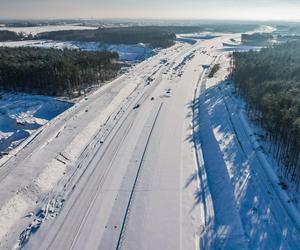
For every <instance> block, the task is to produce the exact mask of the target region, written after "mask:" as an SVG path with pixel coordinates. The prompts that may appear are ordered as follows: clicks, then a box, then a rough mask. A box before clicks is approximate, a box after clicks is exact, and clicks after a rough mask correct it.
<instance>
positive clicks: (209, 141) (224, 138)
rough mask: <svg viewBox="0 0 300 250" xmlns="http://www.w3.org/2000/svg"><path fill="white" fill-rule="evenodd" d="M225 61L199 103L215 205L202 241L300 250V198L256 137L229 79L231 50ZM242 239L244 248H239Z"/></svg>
mask: <svg viewBox="0 0 300 250" xmlns="http://www.w3.org/2000/svg"><path fill="white" fill-rule="evenodd" d="M219 63H220V65H222V68H221V70H220V71H219V72H217V74H216V75H215V77H214V78H212V79H207V80H206V81H203V82H202V85H201V86H200V88H199V99H198V100H197V102H196V104H197V112H196V117H195V119H196V122H195V126H196V132H197V134H196V138H197V140H196V144H197V145H199V147H200V154H201V155H202V161H201V164H200V169H201V170H202V172H201V174H200V176H202V178H203V179H204V180H205V184H206V185H204V187H203V190H204V193H205V194H204V198H203V201H204V203H203V204H204V207H206V208H207V209H208V211H209V208H210V207H209V206H207V205H206V204H207V203H208V204H210V203H211V202H212V203H213V212H209V213H208V218H209V219H210V222H209V223H208V226H207V228H208V230H204V233H203V237H202V241H201V244H202V246H203V247H204V249H211V248H217V249H218V248H221V249H298V247H299V244H300V227H299V221H300V220H299V219H300V218H299V210H297V209H296V206H295V205H296V204H295V203H294V202H295V200H294V199H293V198H294V197H289V195H290V194H287V193H286V192H285V190H283V189H282V187H281V186H280V185H279V182H280V180H279V178H278V177H277V176H276V174H275V173H276V165H274V162H273V161H270V159H268V156H267V155H266V154H265V153H264V152H263V151H262V150H261V148H260V147H259V144H258V142H257V140H255V139H254V137H255V133H254V132H253V130H252V128H251V127H252V125H251V122H249V121H248V120H247V118H246V116H245V115H244V112H243V109H244V104H243V102H241V100H238V99H237V98H236V97H235V96H234V94H233V91H232V89H231V87H230V85H228V82H227V81H226V80H225V77H226V76H227V75H228V68H229V65H230V59H229V58H228V57H227V56H226V53H225V54H223V56H221V57H220V60H219ZM198 105H199V106H198ZM206 202H207V203H206ZM211 218H212V219H211ZM212 235H213V237H212ZM237 243H238V244H241V245H240V247H239V248H235V247H233V245H235V246H237V245H236V244H237Z"/></svg>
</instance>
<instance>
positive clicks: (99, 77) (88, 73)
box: [0, 47, 119, 96]
mask: <svg viewBox="0 0 300 250" xmlns="http://www.w3.org/2000/svg"><path fill="white" fill-rule="evenodd" d="M0 58H1V60H0V88H3V89H6V90H14V91H21V92H28V93H34V94H43V95H52V96H63V95H68V96H72V95H73V94H74V93H75V92H78V91H81V90H84V89H86V88H88V87H89V86H92V85H96V84H101V83H103V82H104V81H107V80H110V79H112V78H114V77H115V76H116V75H117V74H118V72H119V65H118V64H117V63H116V62H115V61H116V60H117V59H118V54H117V53H115V52H109V51H100V52H87V51H77V50H57V49H44V48H31V47H22V48H7V47H2V48H0Z"/></svg>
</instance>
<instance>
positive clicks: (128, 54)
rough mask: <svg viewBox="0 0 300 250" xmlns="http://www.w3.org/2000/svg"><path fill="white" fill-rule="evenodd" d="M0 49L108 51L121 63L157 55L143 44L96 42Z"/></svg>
mask: <svg viewBox="0 0 300 250" xmlns="http://www.w3.org/2000/svg"><path fill="white" fill-rule="evenodd" d="M0 47H39V48H55V49H80V50H85V51H101V50H104V49H106V50H109V51H114V52H117V53H118V54H119V56H120V60H121V61H142V60H144V59H146V58H149V57H150V56H153V55H154V54H155V53H157V51H158V49H155V48H151V47H150V46H148V45H145V44H134V45H127V44H101V43H98V42H78V41H74V42H59V41H51V40H28V41H16V42H0Z"/></svg>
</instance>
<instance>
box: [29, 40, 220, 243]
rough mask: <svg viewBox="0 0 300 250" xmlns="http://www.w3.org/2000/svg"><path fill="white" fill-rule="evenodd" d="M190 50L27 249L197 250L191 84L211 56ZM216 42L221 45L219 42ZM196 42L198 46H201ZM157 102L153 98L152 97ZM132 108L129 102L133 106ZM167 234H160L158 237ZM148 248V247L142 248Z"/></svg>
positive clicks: (165, 70)
mask: <svg viewBox="0 0 300 250" xmlns="http://www.w3.org/2000/svg"><path fill="white" fill-rule="evenodd" d="M203 43H209V44H210V43H213V42H211V41H209V42H201V43H199V44H198V45H196V46H189V48H188V49H187V50H184V52H182V51H181V52H180V54H179V56H176V57H175V58H174V60H173V61H171V62H169V63H168V64H167V66H164V67H162V68H161V69H160V70H159V71H158V72H157V75H155V76H154V77H153V78H155V79H154V81H153V82H152V83H151V84H150V85H149V87H148V89H147V90H146V91H144V93H143V94H142V95H141V97H139V98H140V100H139V101H138V103H139V105H140V107H139V108H137V109H133V107H130V108H129V109H128V111H127V112H126V113H125V114H124V117H123V118H121V121H120V122H119V123H118V125H117V126H116V127H115V129H114V130H113V131H112V132H111V133H110V137H109V138H107V140H105V142H104V143H103V144H102V145H101V147H100V148H99V150H97V152H96V153H95V155H94V156H93V158H92V159H91V161H90V162H89V163H88V167H87V168H86V169H87V170H86V172H85V173H84V175H82V177H81V178H80V179H79V180H78V182H76V186H75V187H74V190H73V192H72V194H71V195H70V198H69V199H68V200H67V202H66V204H65V206H64V208H63V210H62V212H61V213H60V214H59V216H58V217H57V218H56V220H54V221H51V222H46V223H44V224H43V226H42V228H41V229H40V230H39V231H38V232H37V233H36V234H35V235H33V236H32V238H31V239H30V241H29V243H28V244H27V245H26V246H27V247H28V248H33V249H34V248H36V247H37V246H42V249H46V248H50V249H70V248H71V249H83V248H85V249H97V248H100V249H115V248H120V249H123V248H124V249H143V248H149V249H157V248H160V249H180V248H181V249H186V248H188V249H194V248H195V247H196V246H197V245H198V241H199V239H198V232H197V231H198V228H199V222H198V221H197V218H201V211H200V209H199V208H198V207H196V206H195V205H196V204H195V198H194V193H195V192H196V191H197V183H196V182H195V183H192V185H191V186H187V185H186V184H187V182H188V180H189V178H190V177H191V176H192V175H193V174H194V172H195V170H196V169H195V165H194V156H193V151H192V144H191V143H190V142H189V141H188V140H187V138H188V136H189V134H190V133H191V130H190V129H191V128H190V122H191V117H190V116H189V113H190V112H191V110H190V106H189V103H190V102H191V101H192V98H193V93H194V88H195V84H196V83H197V81H198V80H199V76H200V75H201V73H202V71H203V67H202V65H203V64H209V63H210V62H211V61H212V57H211V56H208V55H206V54H203V53H202V52H203V49H202V46H203ZM214 43H217V44H220V46H221V42H220V39H218V40H216V41H215V42H214ZM200 45H201V46H200ZM152 97H153V98H154V100H151V99H153V98H152ZM134 105H135V103H133V106H134ZM162 232H164V233H162ZM146 246H147V247H146Z"/></svg>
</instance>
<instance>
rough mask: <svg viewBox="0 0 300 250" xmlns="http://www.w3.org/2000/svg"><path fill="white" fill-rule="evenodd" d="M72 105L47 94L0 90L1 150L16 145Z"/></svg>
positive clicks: (4, 150)
mask: <svg viewBox="0 0 300 250" xmlns="http://www.w3.org/2000/svg"><path fill="white" fill-rule="evenodd" d="M72 105H73V104H71V103H68V102H63V101H59V100H56V99H55V98H51V97H46V96H37V95H28V94H21V93H16V92H5V91H2V92H0V152H6V151H9V150H11V149H13V148H15V147H16V146H18V145H19V144H20V143H21V142H22V141H23V140H25V139H26V138H27V137H28V136H30V135H31V134H32V133H33V132H34V131H36V130H37V129H38V128H39V127H41V126H43V125H45V123H47V122H48V121H49V120H51V119H53V118H54V117H55V116H57V115H59V114H60V113H62V112H63V111H65V110H66V109H68V108H70V107H71V106H72Z"/></svg>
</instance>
